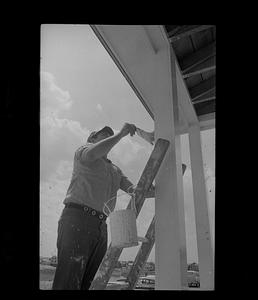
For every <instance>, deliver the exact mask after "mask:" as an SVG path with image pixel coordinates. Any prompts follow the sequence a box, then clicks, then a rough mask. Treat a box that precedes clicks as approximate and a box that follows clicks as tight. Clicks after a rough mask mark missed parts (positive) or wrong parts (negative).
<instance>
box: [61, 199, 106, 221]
mask: <svg viewBox="0 0 258 300" xmlns="http://www.w3.org/2000/svg"><path fill="white" fill-rule="evenodd" d="M65 207H66V208H77V209H81V210H83V211H84V212H86V213H87V214H89V215H90V216H93V217H97V218H98V219H99V220H101V221H105V220H106V218H107V217H106V215H105V214H103V213H101V212H99V211H97V210H95V209H93V208H91V207H89V206H87V205H80V204H77V203H67V204H65Z"/></svg>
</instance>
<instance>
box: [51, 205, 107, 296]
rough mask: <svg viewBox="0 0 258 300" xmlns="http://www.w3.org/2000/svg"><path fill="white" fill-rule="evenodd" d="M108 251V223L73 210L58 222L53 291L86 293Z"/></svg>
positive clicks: (65, 209) (69, 210) (70, 209)
mask: <svg viewBox="0 0 258 300" xmlns="http://www.w3.org/2000/svg"><path fill="white" fill-rule="evenodd" d="M106 250H107V224H106V223H105V222H102V221H100V220H99V219H98V218H97V217H95V216H90V215H88V214H87V213H86V212H84V211H82V210H80V209H76V208H64V210H63V212H62V215H61V217H60V219H59V221H58V236H57V261H58V263H57V268H56V272H55V277H54V282H53V286H52V289H53V290H88V289H89V287H90V285H91V282H92V280H93V279H94V276H95V274H96V272H97V270H98V268H99V265H100V263H101V261H102V259H103V257H104V255H105V253H106Z"/></svg>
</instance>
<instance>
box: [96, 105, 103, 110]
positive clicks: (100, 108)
mask: <svg viewBox="0 0 258 300" xmlns="http://www.w3.org/2000/svg"><path fill="white" fill-rule="evenodd" d="M97 110H99V111H101V112H102V111H103V107H102V105H101V104H99V103H98V104H97Z"/></svg>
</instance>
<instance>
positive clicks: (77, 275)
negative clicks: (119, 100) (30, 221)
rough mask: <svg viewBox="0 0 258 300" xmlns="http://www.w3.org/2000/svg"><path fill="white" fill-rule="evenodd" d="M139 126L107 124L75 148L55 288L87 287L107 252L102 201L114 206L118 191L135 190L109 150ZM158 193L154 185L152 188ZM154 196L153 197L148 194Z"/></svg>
mask: <svg viewBox="0 0 258 300" xmlns="http://www.w3.org/2000/svg"><path fill="white" fill-rule="evenodd" d="M135 131H136V126H135V125H133V124H129V123H125V124H124V126H123V127H122V129H121V130H120V131H119V132H118V133H117V134H114V132H113V130H112V129H111V128H110V127H108V126H105V127H104V128H102V129H101V130H99V131H94V132H92V133H91V134H90V136H89V138H88V140H87V142H88V143H87V144H86V145H84V146H82V147H80V148H79V149H77V150H76V152H75V155H74V166H73V174H72V179H71V183H70V185H69V187H68V190H67V194H66V197H65V200H64V202H63V203H64V204H65V208H64V209H63V212H62V215H61V217H60V219H59V221H58V237H57V250H58V253H57V258H58V264H57V268H56V272H55V277H54V282H53V286H52V289H53V290H88V289H89V287H90V285H91V282H92V280H93V279H94V276H95V274H96V272H97V270H98V268H99V265H100V263H101V261H102V259H103V257H104V255H105V253H106V250H107V224H106V222H105V220H106V216H105V215H104V214H103V206H104V203H105V202H106V201H107V200H109V199H111V198H112V197H114V199H113V201H112V202H111V203H110V202H109V207H110V210H113V209H114V207H115V204H116V199H115V198H116V197H115V196H116V194H117V191H118V190H119V189H122V190H123V191H126V192H132V191H133V187H132V185H133V184H132V183H131V181H130V180H129V179H128V178H127V177H126V176H125V175H124V174H123V172H122V171H121V170H120V168H118V167H117V166H116V165H114V164H113V163H112V162H111V161H110V160H109V159H108V158H107V154H108V153H109V151H110V150H111V149H112V148H113V147H114V146H115V145H116V144H117V143H118V142H119V141H120V140H121V139H122V138H123V137H125V136H127V135H128V134H130V135H131V136H133V135H134V134H135ZM149 193H152V194H153V196H154V187H152V188H151V189H150V191H149ZM149 196H151V195H149Z"/></svg>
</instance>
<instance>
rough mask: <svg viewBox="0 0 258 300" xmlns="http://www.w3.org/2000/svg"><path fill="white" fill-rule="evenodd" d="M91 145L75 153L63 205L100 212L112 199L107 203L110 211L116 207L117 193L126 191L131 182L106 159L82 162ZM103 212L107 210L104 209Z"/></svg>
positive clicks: (82, 147)
mask: <svg viewBox="0 0 258 300" xmlns="http://www.w3.org/2000/svg"><path fill="white" fill-rule="evenodd" d="M91 145H93V144H91V143H87V144H86V145H84V146H81V147H80V148H78V149H77V150H76V151H75V155H74V164H73V174H72V178H71V182H70V185H69V187H68V190H67V194H66V197H65V199H64V202H63V203H64V204H67V203H71V202H72V203H77V204H81V205H84V204H85V205H88V206H90V207H92V208H94V209H96V210H98V211H101V212H102V211H103V206H104V203H105V202H107V201H108V200H109V199H111V198H112V197H114V199H113V200H111V201H109V202H108V207H109V208H110V210H111V211H112V210H113V209H114V207H115V205H116V195H117V191H118V190H119V189H120V188H121V189H122V190H126V189H127V188H128V186H129V185H130V184H131V182H130V181H129V180H128V178H127V177H126V176H125V175H124V174H123V172H122V171H121V170H120V168H118V167H117V166H116V165H114V164H113V163H112V162H111V161H110V160H108V159H105V158H99V159H96V160H95V161H93V162H85V161H83V160H82V152H83V151H84V150H86V151H87V149H89V148H90V146H91ZM105 212H108V210H107V209H105Z"/></svg>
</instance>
